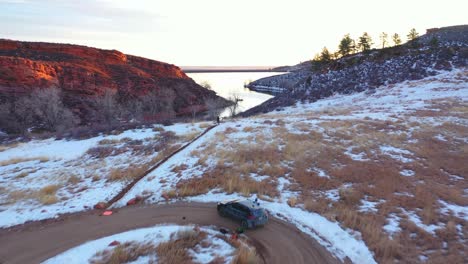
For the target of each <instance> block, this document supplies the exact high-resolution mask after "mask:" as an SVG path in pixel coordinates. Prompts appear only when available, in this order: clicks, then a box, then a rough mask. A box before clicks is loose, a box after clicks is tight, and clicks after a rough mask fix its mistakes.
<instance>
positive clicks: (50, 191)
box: [37, 184, 60, 205]
mask: <svg viewBox="0 0 468 264" xmlns="http://www.w3.org/2000/svg"><path fill="white" fill-rule="evenodd" d="M59 188H60V186H58V185H54V184H52V185H47V186H45V187H43V188H41V189H40V190H39V192H38V193H37V199H38V200H39V201H40V202H41V203H42V204H44V205H49V204H54V203H57V202H58V198H57V195H56V193H57V190H58V189H59Z"/></svg>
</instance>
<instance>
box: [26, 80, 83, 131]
mask: <svg viewBox="0 0 468 264" xmlns="http://www.w3.org/2000/svg"><path fill="white" fill-rule="evenodd" d="M30 103H31V107H32V109H33V110H34V115H35V117H36V119H37V120H38V121H39V122H40V123H41V125H42V126H43V127H44V128H45V129H47V130H49V131H58V130H62V129H66V128H70V127H72V126H73V125H74V124H75V123H76V117H74V116H73V113H72V112H71V111H70V110H69V109H67V108H66V107H65V106H64V105H63V102H62V97H61V92H60V90H59V89H57V88H52V89H42V90H36V91H34V92H33V93H32V94H31V96H30Z"/></svg>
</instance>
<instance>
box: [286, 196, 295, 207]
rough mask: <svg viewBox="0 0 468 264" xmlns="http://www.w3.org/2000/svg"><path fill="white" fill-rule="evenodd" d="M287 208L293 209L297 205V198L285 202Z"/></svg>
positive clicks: (293, 197) (290, 198)
mask: <svg viewBox="0 0 468 264" xmlns="http://www.w3.org/2000/svg"><path fill="white" fill-rule="evenodd" d="M286 203H287V204H288V205H289V206H291V207H295V206H296V204H297V198H296V197H295V196H291V197H289V199H288V201H287V202H286Z"/></svg>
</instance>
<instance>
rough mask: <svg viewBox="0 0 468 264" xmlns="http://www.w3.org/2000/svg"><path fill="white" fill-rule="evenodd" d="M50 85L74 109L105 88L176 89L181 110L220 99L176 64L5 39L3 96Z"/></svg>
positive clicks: (0, 47)
mask: <svg viewBox="0 0 468 264" xmlns="http://www.w3.org/2000/svg"><path fill="white" fill-rule="evenodd" d="M51 87H56V88H59V89H61V90H62V91H63V94H64V98H65V99H66V101H65V104H67V105H69V106H70V107H74V108H76V107H78V108H79V102H80V99H83V98H89V97H93V96H97V95H102V94H103V93H104V91H105V90H106V89H114V90H117V91H118V92H119V94H123V95H124V96H128V97H132V96H142V95H145V94H147V93H148V92H150V91H154V90H159V89H171V90H173V91H174V92H175V94H176V99H175V101H174V108H175V110H176V112H177V113H178V114H184V113H187V112H188V111H187V109H188V108H189V106H194V105H198V106H200V107H198V109H200V110H203V105H204V99H205V98H215V97H217V96H216V95H215V93H214V92H212V91H209V90H207V89H205V88H203V87H201V86H199V85H198V84H196V83H195V82H194V81H193V80H192V79H190V78H189V77H188V76H187V75H186V74H185V73H184V72H182V70H181V69H180V68H179V67H177V66H174V65H172V64H167V63H163V62H159V61H154V60H150V59H145V58H141V57H136V56H131V55H126V54H123V53H121V52H119V51H116V50H102V49H96V48H90V47H85V46H78V45H69V44H55V43H40V42H21V41H13V40H1V39H0V99H1V98H3V100H5V99H7V100H8V98H9V97H12V96H19V95H23V94H27V93H30V92H31V91H32V90H34V89H38V88H51Z"/></svg>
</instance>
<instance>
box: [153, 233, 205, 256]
mask: <svg viewBox="0 0 468 264" xmlns="http://www.w3.org/2000/svg"><path fill="white" fill-rule="evenodd" d="M205 237H206V233H204V232H199V231H195V230H184V231H179V232H177V233H176V234H175V235H174V236H173V237H172V239H171V240H170V241H168V242H165V243H161V244H159V245H158V246H157V247H156V252H157V255H158V261H159V262H160V263H167V264H184V263H187V264H189V263H190V264H191V263H193V262H192V257H191V256H190V255H189V253H188V249H193V248H194V247H195V246H196V245H197V244H199V243H200V242H201V241H202V240H203V239H204V238H205Z"/></svg>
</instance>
